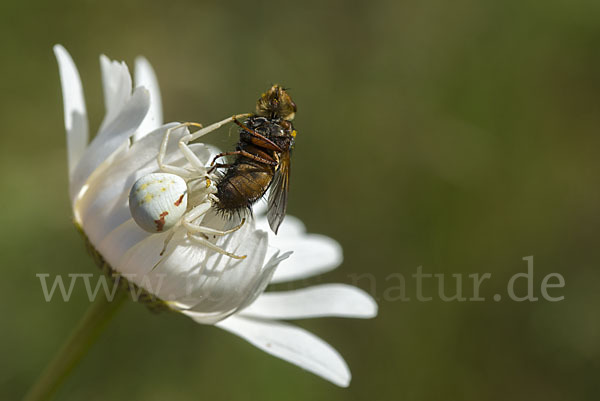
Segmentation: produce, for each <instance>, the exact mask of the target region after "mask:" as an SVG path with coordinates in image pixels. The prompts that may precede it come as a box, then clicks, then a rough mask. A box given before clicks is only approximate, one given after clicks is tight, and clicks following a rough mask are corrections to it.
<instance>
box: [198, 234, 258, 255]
mask: <svg viewBox="0 0 600 401" xmlns="http://www.w3.org/2000/svg"><path fill="white" fill-rule="evenodd" d="M188 238H189V239H191V240H193V241H196V242H198V243H200V244H202V245H204V246H205V247H207V248H209V249H212V250H213V251H215V252H218V253H220V254H222V255H225V256H229V257H230V258H233V259H246V256H247V255H242V256H239V255H235V254H233V253H230V252H227V251H225V250H224V249H221V248H219V247H218V246H216V245H215V244H213V243H212V242H210V241H209V240H207V239H204V238H201V237H197V236H195V235H193V234H189V235H188Z"/></svg>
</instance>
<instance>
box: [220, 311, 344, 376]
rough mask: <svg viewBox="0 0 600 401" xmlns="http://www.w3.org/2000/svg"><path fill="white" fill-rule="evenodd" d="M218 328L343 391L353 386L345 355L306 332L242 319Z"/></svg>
mask: <svg viewBox="0 0 600 401" xmlns="http://www.w3.org/2000/svg"><path fill="white" fill-rule="evenodd" d="M217 326H219V327H221V328H222V329H225V330H227V331H229V332H231V333H233V334H236V335H238V336H240V337H242V338H243V339H245V340H246V341H248V342H250V343H251V344H253V345H254V346H256V347H258V348H260V349H262V350H263V351H265V352H267V353H269V354H271V355H274V356H276V357H278V358H281V359H283V360H285V361H288V362H291V363H293V364H295V365H297V366H299V367H301V368H303V369H306V370H308V371H309V372H312V373H314V374H316V375H318V376H321V377H322V378H324V379H326V380H329V381H330V382H332V383H334V384H336V385H338V386H340V387H348V385H349V384H350V379H351V374H350V370H349V369H348V365H346V362H345V361H344V359H343V358H342V357H341V355H340V354H339V353H338V352H337V351H336V350H335V349H333V347H331V346H330V345H329V344H327V343H326V342H325V341H323V340H321V339H320V338H319V337H317V336H315V335H314V334H312V333H310V332H308V331H306V330H304V329H301V328H299V327H296V326H292V325H289V324H285V323H281V322H275V321H265V320H259V319H251V318H245V317H241V316H238V315H234V316H231V317H229V318H227V319H225V320H223V321H221V322H219V323H217Z"/></svg>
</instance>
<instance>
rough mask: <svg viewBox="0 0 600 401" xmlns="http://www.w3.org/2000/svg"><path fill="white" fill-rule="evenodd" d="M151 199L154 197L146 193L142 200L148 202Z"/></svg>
mask: <svg viewBox="0 0 600 401" xmlns="http://www.w3.org/2000/svg"><path fill="white" fill-rule="evenodd" d="M152 199H154V195H152V194H146V196H144V202H150V201H151V200H152Z"/></svg>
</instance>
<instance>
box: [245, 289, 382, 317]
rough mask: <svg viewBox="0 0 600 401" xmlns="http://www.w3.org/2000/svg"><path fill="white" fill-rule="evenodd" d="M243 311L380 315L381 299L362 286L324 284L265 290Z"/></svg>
mask: <svg viewBox="0 0 600 401" xmlns="http://www.w3.org/2000/svg"><path fill="white" fill-rule="evenodd" d="M240 314H242V315H244V316H250V317H258V318H264V319H306V318H311V317H323V316H338V317H350V318H371V317H374V316H376V315H377V303H376V302H375V300H374V299H373V298H372V297H371V296H370V295H369V294H367V293H366V292H364V291H363V290H361V289H359V288H356V287H352V286H350V285H345V284H324V285H318V286H314V287H308V288H302V289H299V290H294V291H283V292H267V293H263V294H262V295H261V296H259V297H258V299H257V300H256V301H254V303H252V304H251V305H250V306H249V307H247V308H246V309H244V310H243V311H242V312H240Z"/></svg>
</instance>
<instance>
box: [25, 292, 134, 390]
mask: <svg viewBox="0 0 600 401" xmlns="http://www.w3.org/2000/svg"><path fill="white" fill-rule="evenodd" d="M127 296H128V294H127V291H125V290H123V289H118V290H117V291H116V294H115V296H114V298H113V299H112V300H108V299H107V297H105V296H102V295H101V294H98V295H97V296H96V299H94V301H93V302H92V303H91V304H90V306H89V308H88V309H87V311H86V312H85V314H84V315H83V317H82V318H81V320H80V321H79V324H78V325H77V327H75V329H74V330H73V331H72V332H71V334H70V335H69V338H67V341H65V343H64V344H63V346H62V347H61V349H60V350H59V351H58V353H57V354H56V355H55V356H54V359H53V360H52V361H51V362H50V364H49V365H48V366H47V367H46V369H45V370H44V372H43V373H42V374H41V375H40V377H39V378H38V380H37V382H36V383H35V384H34V385H33V387H31V388H30V390H29V393H27V395H26V396H25V398H24V399H23V401H41V400H49V399H50V398H51V397H52V395H53V394H54V392H55V391H56V390H57V389H58V388H59V387H60V385H61V384H62V382H63V381H64V380H65V379H66V378H67V376H68V375H69V373H71V371H72V370H73V368H74V367H75V366H76V365H77V363H78V362H79V361H80V360H81V358H83V356H84V355H85V354H86V352H87V351H88V350H89V348H90V347H91V346H92V344H93V343H94V342H95V341H96V339H97V338H98V336H99V335H100V333H101V332H102V330H103V329H104V327H105V326H106V324H107V323H108V322H109V321H110V319H111V318H112V317H113V316H114V314H115V312H116V311H117V310H118V309H119V307H120V306H121V305H122V304H123V301H124V300H125V299H127Z"/></svg>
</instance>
